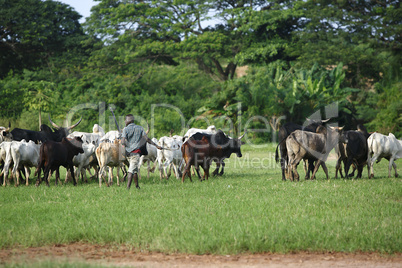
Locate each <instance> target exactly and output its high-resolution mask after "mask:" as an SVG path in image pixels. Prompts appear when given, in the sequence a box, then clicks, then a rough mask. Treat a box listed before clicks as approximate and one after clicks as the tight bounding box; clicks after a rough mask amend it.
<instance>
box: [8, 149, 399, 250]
mask: <svg viewBox="0 0 402 268" xmlns="http://www.w3.org/2000/svg"><path fill="white" fill-rule="evenodd" d="M274 149H275V147H274V146H273V145H266V146H265V147H264V148H251V147H250V146H244V148H242V152H243V158H241V159H238V158H237V157H236V156H235V155H232V158H231V159H229V161H226V162H227V169H226V171H225V175H224V176H223V177H219V178H211V179H210V180H209V181H204V182H200V181H198V180H194V181H193V183H191V182H190V181H189V180H188V179H187V180H186V181H185V182H184V183H181V182H180V181H178V180H176V179H175V178H172V177H171V178H170V180H168V181H166V180H164V181H160V179H159V175H158V174H156V173H155V174H152V176H151V178H150V179H149V180H147V179H146V174H145V169H144V170H143V173H142V174H143V179H142V180H141V181H140V186H141V190H137V189H135V187H132V189H131V190H130V191H128V190H127V189H126V188H125V187H124V186H120V187H118V186H117V185H116V184H114V185H113V186H111V187H109V188H108V187H104V186H102V188H99V186H98V183H97V181H92V182H90V183H89V184H82V183H81V182H79V184H78V185H77V186H76V187H74V186H72V183H71V182H70V183H68V184H66V185H63V186H54V178H53V179H52V180H51V186H50V187H47V186H46V185H45V184H42V185H41V186H39V187H35V186H34V185H33V184H34V181H33V180H31V181H30V185H29V186H28V187H26V186H25V185H22V186H20V187H18V188H16V187H14V186H7V187H1V188H0V222H1V228H0V248H10V247H14V246H17V245H18V246H21V245H22V246H26V247H29V246H41V245H51V244H59V243H62V244H63V243H71V242H79V241H80V242H86V243H96V244H115V245H119V244H126V245H130V246H132V247H136V248H139V249H145V250H152V251H161V252H166V253H170V252H183V253H195V254H202V253H215V254H235V253H241V252H251V253H253V252H293V251H318V252H321V251H345V252H353V251H364V252H373V251H378V252H384V253H395V252H401V249H402V228H401V226H402V224H401V219H402V206H401V199H402V185H401V182H402V181H401V179H400V178H393V177H392V178H388V170H387V169H388V161H386V160H383V161H381V162H380V163H379V164H376V165H375V174H376V177H375V178H374V179H371V180H369V179H367V170H366V169H365V170H364V173H363V179H358V180H354V179H334V171H335V167H334V161H333V160H330V161H328V163H327V165H328V168H329V171H330V177H331V179H330V180H326V179H325V175H324V173H323V172H322V171H320V172H319V173H318V176H317V179H316V180H314V181H305V180H304V179H302V180H301V181H300V182H296V183H294V182H290V181H286V182H283V181H282V180H281V175H280V174H281V173H280V168H279V166H278V165H276V163H275V162H274V159H273V151H274ZM396 163H397V165H399V170H401V168H402V162H400V161H397V162H396ZM62 173H63V174H64V171H63V172H62ZM299 173H300V175H301V177H302V178H304V171H303V169H302V167H301V165H300V166H299ZM400 173H401V171H400Z"/></svg>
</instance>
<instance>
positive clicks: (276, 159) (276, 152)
mask: <svg viewBox="0 0 402 268" xmlns="http://www.w3.org/2000/svg"><path fill="white" fill-rule="evenodd" d="M286 138H287V137H285V138H283V139H282V140H281V141H280V142H279V143H278V145H277V146H276V150H275V161H276V163H278V162H279V153H278V149H279V145H280V144H281V143H282V142H283V141H284V140H286Z"/></svg>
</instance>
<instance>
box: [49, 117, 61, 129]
mask: <svg viewBox="0 0 402 268" xmlns="http://www.w3.org/2000/svg"><path fill="white" fill-rule="evenodd" d="M49 121H50V123H51V124H52V126H53V127H54V128H56V129H60V127H59V126H58V125H56V123H54V122H53V121H52V119H50V114H49Z"/></svg>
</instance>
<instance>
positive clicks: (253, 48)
mask: <svg viewBox="0 0 402 268" xmlns="http://www.w3.org/2000/svg"><path fill="white" fill-rule="evenodd" d="M97 2H98V4H97V5H96V6H94V7H93V9H92V14H91V17H90V18H89V19H88V21H87V22H86V23H85V24H84V29H85V33H84V32H83V30H82V28H81V25H79V23H78V19H79V17H80V16H79V15H78V13H76V12H74V11H72V9H71V8H70V7H69V6H67V5H64V4H61V3H59V2H56V1H39V0H18V1H9V0H0V3H1V6H2V9H1V10H0V35H1V36H3V37H4V36H5V37H4V38H3V39H2V40H1V41H0V48H1V49H0V56H1V57H2V59H3V60H2V61H1V63H0V77H1V78H2V80H0V91H1V93H3V94H2V98H1V99H0V105H1V109H0V118H1V119H0V120H1V122H5V124H3V125H7V123H8V121H12V122H13V125H15V126H16V125H19V124H20V123H21V125H30V124H28V123H29V120H27V119H25V117H26V113H28V112H32V113H34V114H36V115H37V114H41V113H40V112H41V111H44V112H45V113H50V114H51V115H52V118H53V117H54V118H55V119H56V120H58V121H59V122H61V121H63V120H65V119H66V118H67V117H71V116H72V117H73V118H69V119H70V120H77V119H78V118H79V117H80V116H83V118H84V120H83V122H82V123H81V124H80V125H79V126H78V128H77V130H82V131H91V129H92V125H93V124H94V123H101V124H103V125H102V126H103V127H105V128H106V130H108V129H109V128H113V127H114V122H113V121H110V120H109V113H108V111H107V110H106V112H104V111H103V110H102V109H103V108H106V109H107V107H108V106H109V105H114V106H115V107H116V113H117V114H118V115H120V116H123V115H124V114H125V113H135V114H136V115H138V116H139V117H141V118H143V119H146V120H148V121H150V120H152V118H153V119H154V120H155V124H156V127H157V129H156V130H155V135H158V136H159V135H167V134H168V133H166V132H169V131H170V130H171V129H172V128H173V129H174V131H175V133H176V134H177V133H179V132H182V131H183V128H185V127H187V126H199V127H205V126H207V125H208V124H215V125H216V126H218V127H220V128H223V129H225V130H233V128H234V129H236V132H242V130H238V128H237V127H238V126H240V125H243V126H244V125H245V124H246V125H247V127H249V128H257V129H261V128H267V126H268V125H269V126H271V128H277V126H278V125H277V124H276V123H275V122H276V121H275V120H277V119H278V118H281V116H285V117H286V120H287V121H295V122H299V123H300V122H303V121H304V120H305V117H306V116H309V115H311V114H312V113H313V112H316V111H320V110H321V111H322V112H323V107H325V106H326V105H328V104H330V103H334V102H335V103H338V106H339V115H340V116H339V123H340V124H341V125H346V126H347V127H348V128H354V127H355V125H356V123H358V122H360V123H370V124H369V125H370V127H372V128H373V129H376V130H379V129H381V130H383V131H395V132H396V133H399V132H400V110H399V109H398V101H399V99H398V98H393V95H398V94H396V93H397V91H398V89H399V88H400V84H398V83H400V81H399V80H398V79H399V78H398V77H400V62H402V60H401V54H400V53H398V52H399V51H400V47H401V40H400V35H399V34H398V33H399V32H400V30H401V25H402V23H400V22H401V15H400V14H402V12H400V5H399V4H398V3H397V1H388V2H387V3H384V4H381V3H379V2H378V1H377V2H373V1H362V2H353V3H352V2H350V1H336V2H334V1H326V0H320V1H312V0H308V1H304V0H298V1H288V0H286V1H282V0H280V1H279V0H278V1H270V2H266V1H251V2H250V1H218V2H216V1H207V2H205V1H204V2H197V1H165V2H155V1H120V0H112V1H110V0H100V1H97ZM1 25H3V26H1ZM340 62H342V63H343V65H342V64H340ZM240 65H242V66H245V67H247V68H248V74H247V76H243V77H240V78H237V76H236V73H235V72H236V70H237V69H238V68H237V66H240ZM375 83H377V86H376V91H375V93H376V94H373V91H370V90H369V89H370V87H371V85H373V84H375ZM352 87H353V88H359V90H357V89H352ZM36 93H41V95H42V96H48V98H42V99H41V97H40V95H38V96H37V94H36ZM398 96H399V95H398ZM43 99H44V101H43ZM39 100H40V102H38V101H39ZM239 103H241V104H239ZM154 104H169V105H172V106H175V107H177V108H178V109H180V111H181V113H182V115H179V114H178V113H177V111H175V110H174V109H169V108H168V112H166V113H165V114H163V113H161V114H158V113H156V114H153V115H152V114H151V112H152V111H151V108H152V105H154ZM240 106H241V107H240ZM102 107H103V108H102ZM159 110H161V111H162V110H163V109H159ZM155 111H156V110H155ZM378 111H379V112H378ZM200 115H201V117H198V116H200ZM240 115H241V116H240ZM103 117H105V120H103V119H102V118H103ZM183 117H184V121H185V123H184V126H183V123H182V118H183ZM29 118H31V117H29ZM201 118H203V119H201ZM373 120H374V121H373ZM371 121H373V122H371ZM232 134H233V135H238V134H240V133H231V135H232ZM254 138H255V139H259V140H260V141H266V140H267V139H269V134H267V133H265V134H262V133H255V135H254Z"/></svg>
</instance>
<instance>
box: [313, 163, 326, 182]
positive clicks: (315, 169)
mask: <svg viewBox="0 0 402 268" xmlns="http://www.w3.org/2000/svg"><path fill="white" fill-rule="evenodd" d="M321 163H323V162H322V161H321V160H317V162H316V163H315V167H314V171H313V175H311V179H312V180H314V179H315V173H317V170H318V168H319V167H320V165H321ZM326 174H327V179H328V170H327V173H326Z"/></svg>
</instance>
